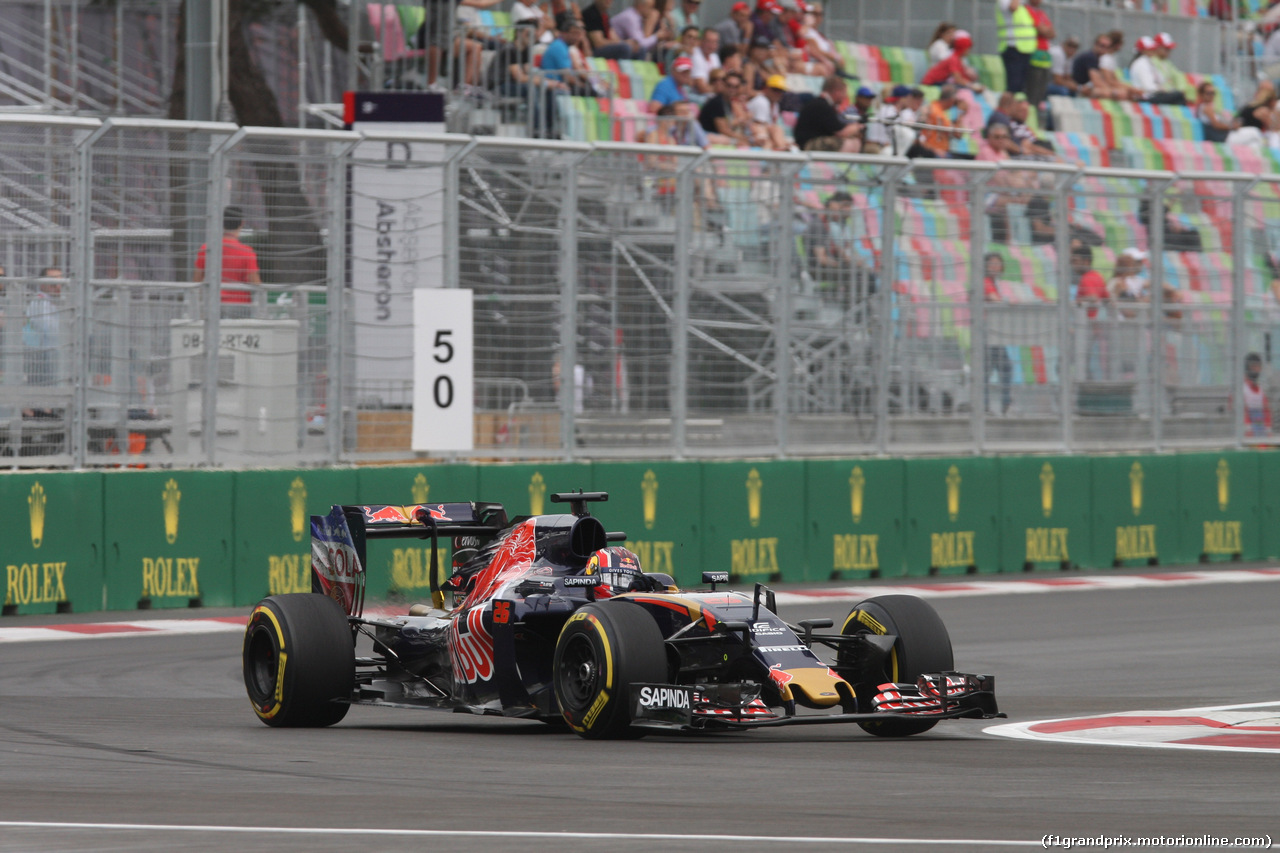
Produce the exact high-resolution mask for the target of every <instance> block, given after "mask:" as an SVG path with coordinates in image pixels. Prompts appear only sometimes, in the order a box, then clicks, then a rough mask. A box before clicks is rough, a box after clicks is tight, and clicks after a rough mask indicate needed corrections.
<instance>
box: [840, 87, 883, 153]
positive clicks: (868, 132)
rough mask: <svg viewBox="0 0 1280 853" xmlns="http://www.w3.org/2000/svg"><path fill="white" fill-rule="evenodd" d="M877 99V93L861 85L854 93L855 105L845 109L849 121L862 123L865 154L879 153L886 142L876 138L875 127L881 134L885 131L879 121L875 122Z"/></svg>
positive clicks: (863, 151)
mask: <svg viewBox="0 0 1280 853" xmlns="http://www.w3.org/2000/svg"><path fill="white" fill-rule="evenodd" d="M875 101H876V93H875V92H873V91H872V90H871V89H869V88H867V87H866V86H862V87H859V89H858V91H857V92H855V93H854V96H853V105H852V106H851V107H849V108H848V109H846V110H845V113H844V114H845V118H846V119H848V120H849V121H856V122H857V123H858V124H860V125H862V153H863V154H879V153H880V152H881V150H882V149H883V147H884V143H883V142H880V141H878V140H877V139H876V138H875V134H874V133H873V132H872V131H873V129H875V130H878V131H879V133H880V134H883V133H884V127H883V126H882V125H881V124H879V123H878V122H875V123H873V121H872V120H873V119H874V118H875V112H874V107H875Z"/></svg>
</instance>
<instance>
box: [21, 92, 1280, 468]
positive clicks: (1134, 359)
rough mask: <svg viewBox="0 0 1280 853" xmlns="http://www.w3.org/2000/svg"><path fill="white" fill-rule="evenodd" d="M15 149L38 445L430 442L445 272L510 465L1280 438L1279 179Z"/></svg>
mask: <svg viewBox="0 0 1280 853" xmlns="http://www.w3.org/2000/svg"><path fill="white" fill-rule="evenodd" d="M0 151H3V152H4V153H3V154H2V155H0V157H2V158H3V159H4V162H5V168H4V169H3V170H2V171H3V178H0V184H2V188H3V195H4V211H3V216H0V265H2V266H3V268H4V273H5V276H4V277H3V278H0V311H2V312H3V317H4V320H3V321H2V324H0V454H2V456H0V462H2V464H3V465H5V466H13V467H19V466H69V467H86V466H108V465H110V466H115V465H160V466H163V465H173V466H208V465H215V466H222V465H226V466H236V465H241V466H243V465H265V464H271V465H320V464H334V463H343V462H353V461H374V460H387V459H406V458H412V457H413V456H414V454H413V452H412V451H411V449H410V437H411V427H412V417H413V411H412V406H413V394H412V390H413V372H412V363H413V356H412V349H413V334H412V311H411V301H412V300H411V295H412V291H413V290H414V289H416V288H420V287H425V288H431V287H464V288H468V289H470V290H471V291H472V292H473V293H474V299H475V352H474V364H475V377H476V380H475V388H474V398H475V405H476V417H475V434H474V438H475V448H476V449H475V451H474V454H473V456H474V458H510V459H519V458H561V459H583V458H687V457H701V458H716V457H741V456H815V455H833V454H840V455H847V454H850V453H876V454H889V453H892V454H923V453H942V452H946V453H985V452H1021V451H1059V452H1061V451H1110V450H1150V449H1170V448H1181V447H1225V446H1239V445H1242V444H1246V443H1271V442H1273V441H1274V440H1275V439H1274V438H1273V436H1272V433H1271V429H1270V425H1269V424H1268V423H1265V415H1263V414H1262V413H1261V405H1262V403H1263V402H1264V401H1265V402H1267V403H1268V404H1269V403H1270V401H1273V400H1276V399H1277V398H1278V397H1280V383H1277V382H1276V374H1277V372H1276V371H1273V370H1272V369H1271V365H1272V364H1273V363H1274V362H1275V361H1276V360H1277V359H1280V353H1277V351H1276V350H1277V347H1276V346H1275V340H1274V336H1273V330H1274V329H1275V327H1276V323H1277V321H1280V304H1278V303H1277V301H1276V291H1277V290H1280V284H1277V281H1280V275H1277V270H1278V269H1280V264H1278V263H1277V258H1280V230H1278V229H1277V228H1276V226H1275V225H1274V223H1275V222H1277V221H1280V216H1278V214H1280V193H1278V189H1280V179H1278V178H1276V177H1275V176H1270V175H1262V176H1257V175H1246V174H1234V173H1212V172H1205V173H1183V174H1178V173H1173V172H1160V171H1135V170H1108V169H1080V168H1078V167H1075V166H1069V165H1065V164H1061V163H1053V162H1038V161H1021V160H1019V161H1005V162H1002V163H998V164H993V163H986V162H965V161H951V160H916V161H909V160H906V159H903V158H893V157H867V156H856V155H839V154H828V155H806V154H786V153H773V154H771V153H762V152H758V151H752V152H740V151H729V150H723V151H702V150H699V149H696V148H684V147H678V146H645V145H635V144H628V143H603V142H602V143H596V144H582V143H570V142H552V141H542V140H530V139H515V138H484V137H465V136H457V135H448V134H439V135H426V134H411V133H405V132H394V131H388V132H386V133H385V134H383V135H376V136H375V135H360V134H357V133H351V132H345V131H312V130H285V129H261V128H238V127H235V126H233V125H226V124H213V123H211V124H196V123H187V122H165V121H158V120H149V119H148V120H142V119H113V120H107V121H103V122H100V121H98V120H96V119H83V118H56V117H45V118H36V117H21V116H0ZM228 207H231V208H236V209H238V210H239V211H240V214H241V216H242V219H243V222H242V228H241V230H240V234H239V238H238V240H239V243H234V244H233V243H227V244H225V246H224V242H223V239H222V238H223V228H224V224H228V223H224V222H223V212H224V210H225V209H226V208H228ZM240 243H243V244H244V245H246V246H248V247H250V248H251V249H252V250H253V252H254V254H255V256H256V259H257V265H258V267H259V277H260V281H261V283H257V281H256V280H245V279H246V278H247V277H246V276H244V275H243V272H244V266H243V264H244V260H243V258H244V252H243V251H242V250H241V249H240V248H238V247H239V245H240ZM202 246H208V247H210V248H209V249H208V251H207V252H203V253H202V252H201V247H202ZM1073 249H1074V257H1073ZM1128 249H1134V250H1136V253H1137V255H1138V257H1139V260H1137V261H1134V262H1132V263H1133V264H1134V266H1133V267H1132V268H1131V269H1130V268H1126V266H1125V265H1126V264H1129V263H1131V262H1130V261H1127V260H1125V254H1126V250H1128ZM1130 254H1133V253H1130ZM199 267H202V268H203V269H202V270H199V271H198V268H199ZM223 271H225V275H224V274H223ZM1088 271H1095V272H1097V273H1098V274H1099V277H1100V279H1101V282H1102V283H1103V284H1105V285H1106V286H1107V287H1108V288H1110V289H1111V290H1112V291H1113V292H1114V294H1115V298H1110V297H1107V298H1102V299H1095V298H1093V297H1090V295H1089V294H1090V292H1091V289H1092V288H1093V287H1095V286H1096V285H1097V284H1098V283H1099V277H1095V276H1086V275H1085V273H1086V272H1088ZM1082 281H1087V282H1088V283H1087V284H1086V285H1085V287H1083V288H1081V282H1082ZM209 282H221V283H220V284H217V285H215V284H210V283H209ZM1131 297H1132V298H1131ZM209 341H217V342H218V345H217V346H216V347H210V346H207V345H206V342H209ZM1248 353H1257V354H1258V355H1259V356H1260V358H1261V361H1262V364H1263V370H1262V373H1261V375H1260V377H1259V384H1258V392H1257V393H1253V392H1252V390H1250V393H1249V394H1246V393H1244V392H1245V387H1246V386H1245V372H1244V363H1245V356H1246V354H1248ZM1246 408H1251V409H1254V410H1255V411H1253V412H1246Z"/></svg>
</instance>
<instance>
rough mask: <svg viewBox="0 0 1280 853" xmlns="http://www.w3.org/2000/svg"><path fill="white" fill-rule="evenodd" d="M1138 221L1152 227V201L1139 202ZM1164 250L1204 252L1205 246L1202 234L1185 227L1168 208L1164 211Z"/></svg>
mask: <svg viewBox="0 0 1280 853" xmlns="http://www.w3.org/2000/svg"><path fill="white" fill-rule="evenodd" d="M1138 221H1139V222H1141V223H1142V224H1143V225H1145V226H1146V227H1147V228H1148V229H1149V228H1150V227H1151V200H1150V199H1146V198H1144V199H1140V200H1139V201H1138ZM1148 233H1149V232H1148ZM1163 242H1164V250H1165V251H1166V252H1203V251H1204V245H1203V242H1202V241H1201V239H1200V232H1199V231H1197V230H1196V229H1194V228H1192V227H1190V226H1188V225H1183V224H1182V223H1181V222H1179V221H1178V220H1177V219H1175V218H1174V216H1173V213H1172V212H1171V211H1170V210H1169V208H1168V207H1165V209H1164V240H1163Z"/></svg>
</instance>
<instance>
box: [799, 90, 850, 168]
mask: <svg viewBox="0 0 1280 853" xmlns="http://www.w3.org/2000/svg"><path fill="white" fill-rule="evenodd" d="M848 101H849V88H848V85H847V84H846V83H845V82H844V78H843V77H839V76H837V75H835V74H832V75H831V76H830V77H827V78H826V79H825V80H823V81H822V92H821V93H820V94H818V95H817V96H816V97H813V98H810V99H809V100H807V101H805V103H804V106H803V107H801V108H800V114H799V116H797V117H796V125H795V128H794V136H795V141H796V145H797V146H799V147H800V150H802V151H843V152H845V153H846V154H856V153H857V152H858V151H860V150H861V149H862V144H861V138H860V137H861V134H862V126H861V125H859V124H855V123H853V122H849V121H846V120H845V118H844V115H843V113H844V110H845V107H846V106H848Z"/></svg>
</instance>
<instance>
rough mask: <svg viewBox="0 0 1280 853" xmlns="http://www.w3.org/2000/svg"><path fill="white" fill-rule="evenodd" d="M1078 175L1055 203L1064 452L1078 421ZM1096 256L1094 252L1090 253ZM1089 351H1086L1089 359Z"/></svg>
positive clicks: (1063, 184) (1059, 189)
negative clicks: (1074, 292)
mask: <svg viewBox="0 0 1280 853" xmlns="http://www.w3.org/2000/svg"><path fill="white" fill-rule="evenodd" d="M1078 174H1079V173H1078V172H1072V173H1071V174H1069V175H1066V176H1064V177H1063V179H1062V180H1061V181H1060V182H1059V183H1058V184H1057V186H1056V187H1055V192H1056V194H1057V195H1056V198H1054V202H1055V204H1056V205H1057V207H1058V216H1057V217H1056V218H1055V219H1054V235H1053V239H1054V246H1055V248H1056V249H1057V253H1058V340H1059V344H1058V407H1059V410H1060V411H1061V414H1062V449H1063V450H1066V451H1069V450H1071V448H1072V445H1073V444H1074V443H1075V436H1074V433H1075V418H1074V414H1075V412H1074V406H1073V405H1072V396H1073V395H1072V391H1073V390H1074V389H1075V378H1076V377H1075V354H1076V347H1075V336H1074V334H1073V324H1072V322H1071V316H1072V310H1071V309H1072V305H1071V284H1072V281H1071V279H1072V278H1073V276H1074V273H1073V272H1072V269H1071V223H1070V222H1069V221H1068V216H1067V208H1068V206H1069V204H1068V202H1069V199H1070V195H1071V194H1070V189H1071V186H1072V184H1074V183H1075V180H1076V177H1077V176H1078ZM1090 254H1092V250H1090ZM1087 357H1088V355H1087V350H1086V358H1087Z"/></svg>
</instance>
